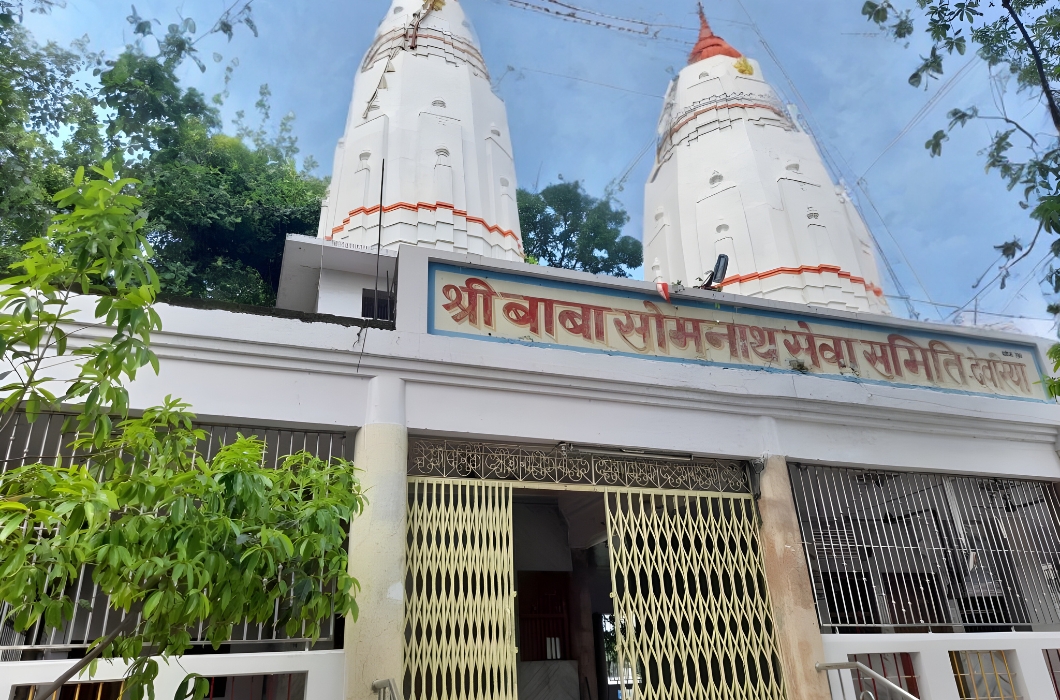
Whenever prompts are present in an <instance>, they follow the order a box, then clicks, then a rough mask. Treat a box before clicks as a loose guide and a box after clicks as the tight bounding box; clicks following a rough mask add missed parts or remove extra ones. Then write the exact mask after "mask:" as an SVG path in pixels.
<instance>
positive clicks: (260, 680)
mask: <svg viewBox="0 0 1060 700" xmlns="http://www.w3.org/2000/svg"><path fill="white" fill-rule="evenodd" d="M307 676H308V674H307V673H304V672H303V673H270V674H258V675H251V676H216V677H212V678H209V677H208V678H207V679H206V680H207V682H209V684H210V690H209V691H208V692H207V693H206V698H207V700H305V689H306V679H307ZM124 689H125V688H124V683H123V682H122V681H101V682H90V683H67V684H65V685H64V686H63V687H62V688H61V689H59V690H57V691H55V692H54V693H52V694H51V696H50V697H48V698H47V700H119V698H120V697H121V694H122V691H123V690H124ZM39 690H40V686H35V685H23V686H16V687H15V689H14V693H13V695H12V700H45V699H44V698H42V697H41V696H40V695H38V691H39Z"/></svg>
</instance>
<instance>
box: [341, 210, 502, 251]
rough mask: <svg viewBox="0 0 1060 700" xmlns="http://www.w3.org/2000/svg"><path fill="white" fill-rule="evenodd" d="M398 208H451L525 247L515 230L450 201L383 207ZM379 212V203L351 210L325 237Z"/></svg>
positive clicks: (456, 213) (466, 219) (468, 220)
mask: <svg viewBox="0 0 1060 700" xmlns="http://www.w3.org/2000/svg"><path fill="white" fill-rule="evenodd" d="M398 209H404V210H405V211H419V210H420V209H426V210H428V211H435V212H436V211H438V210H439V209H449V210H450V211H452V212H453V215H454V216H462V217H464V220H465V221H467V222H469V223H472V224H479V225H481V226H482V227H483V228H485V229H486V230H487V231H489V232H491V233H496V234H498V235H500V236H505V237H507V238H514V239H515V242H516V244H517V245H518V246H519V250H520V252H521V251H522V249H523V242H522V241H521V240H519V236H518V235H517V234H516V233H515V232H514V231H506V230H504V229H502V228H501V227H500V226H497V225H495V224H490V223H487V221H486V220H485V219H482V218H480V217H477V216H469V215H468V213H467V212H466V211H464V210H463V209H457V208H456V207H455V206H453V205H452V204H449V203H448V202H435V203H433V204H431V203H430V202H416V203H415V204H412V203H411V202H396V203H394V204H388V205H386V206H385V207H383V212H384V213H386V212H392V211H397V210H398ZM378 212H379V205H378V204H374V205H372V206H370V207H358V208H357V209H354V210H352V211H350V213H349V214H347V215H346V218H344V219H343V220H342V225H341V226H336V227H335V228H333V229H331V233H330V234H328V235H327V236H325V237H324V238H325V239H326V240H329V241H330V240H332V238H333V237H334V236H335V234H336V233H341V232H342V231H343V229H345V228H346V225H347V224H348V223H350V219H352V218H353V217H355V216H357V215H359V214H368V215H370V214H377V213H378Z"/></svg>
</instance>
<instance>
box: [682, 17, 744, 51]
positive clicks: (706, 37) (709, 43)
mask: <svg viewBox="0 0 1060 700" xmlns="http://www.w3.org/2000/svg"><path fill="white" fill-rule="evenodd" d="M696 4H697V6H698V8H699V41H697V42H696V45H695V46H694V47H693V48H692V53H691V54H689V55H688V63H689V64H690V65H691V64H693V63H695V62H697V61H702V60H703V59H705V58H710V57H711V56H730V57H732V58H740V57H741V56H742V55H743V54H741V53H740V52H739V51H737V50H736V49H734V48H733V47H732V46H730V45H729V42H727V41H725V40H724V39H722V38H721V37H720V36H715V35H714V32H713V31H712V30H711V28H710V22H708V21H707V16H706V14H704V13H703V3H701V2H700V3H696Z"/></svg>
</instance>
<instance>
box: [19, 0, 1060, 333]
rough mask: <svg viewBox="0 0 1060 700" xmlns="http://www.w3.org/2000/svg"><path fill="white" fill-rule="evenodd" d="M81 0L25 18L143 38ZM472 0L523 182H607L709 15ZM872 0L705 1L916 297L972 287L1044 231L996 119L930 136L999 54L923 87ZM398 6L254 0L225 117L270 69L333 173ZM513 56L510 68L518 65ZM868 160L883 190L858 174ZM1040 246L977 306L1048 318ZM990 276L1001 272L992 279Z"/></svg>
mask: <svg viewBox="0 0 1060 700" xmlns="http://www.w3.org/2000/svg"><path fill="white" fill-rule="evenodd" d="M535 1H536V2H538V3H540V2H541V0H535ZM741 1H742V4H741ZM68 2H69V6H68V7H67V8H65V9H61V10H57V11H55V12H54V13H53V14H52V15H50V16H46V17H39V16H33V17H30V18H27V25H28V26H29V27H30V29H31V30H32V31H33V32H34V34H35V35H36V36H37V38H38V40H42V41H43V40H48V39H54V40H56V41H59V42H61V43H68V42H69V41H71V40H72V39H74V38H76V37H80V36H82V35H84V34H88V35H89V37H90V38H91V42H92V47H93V48H94V49H95V50H99V49H104V50H106V52H107V53H108V54H109V55H111V56H113V55H115V54H116V53H117V52H119V51H120V50H121V47H122V46H123V45H124V43H125V42H126V41H128V40H130V38H131V34H130V32H129V30H128V25H127V24H126V22H125V17H126V15H128V14H129V10H130V7H129V5H128V4H127V3H125V2H119V1H118V0H68ZM230 3H231V0H184V1H183V2H180V1H179V0H177V1H174V0H141V1H140V2H137V3H136V7H137V10H138V11H139V12H140V14H141V15H143V16H146V17H157V18H159V19H160V20H161V21H162V22H163V24H166V23H169V22H172V21H175V20H177V18H178V16H179V15H178V13H179V14H182V15H183V16H191V17H193V18H195V20H196V21H197V22H198V24H199V26H200V27H204V26H206V25H208V24H210V23H211V22H212V21H213V20H214V19H215V18H216V17H217V16H218V15H219V14H220V12H221V10H222V9H223V7H224V6H226V5H228V4H230ZM462 4H463V6H464V9H465V11H466V12H467V14H468V15H469V16H470V17H471V20H472V22H473V23H474V24H475V27H476V29H477V31H478V35H479V38H480V40H481V42H482V50H483V54H484V55H485V58H486V61H487V63H488V65H489V67H490V71H491V73H492V75H493V77H494V79H495V80H496V79H498V78H500V76H501V75H503V74H505V73H506V72H507V74H506V75H504V77H503V79H502V80H500V83H499V87H498V88H497V90H498V93H499V94H500V95H501V97H502V98H503V99H504V100H505V102H506V104H507V107H508V118H509V126H510V128H511V134H512V139H513V142H514V143H513V145H514V149H515V159H516V168H517V174H518V178H519V184H520V186H523V187H528V188H529V187H533V185H534V184H535V183H537V184H538V185H539V186H541V187H543V186H545V185H547V184H549V183H551V182H554V181H556V179H557V177H558V175H560V174H562V175H563V176H564V177H565V178H567V179H580V180H582V181H583V182H584V183H585V186H586V188H587V189H588V190H589V192H591V193H593V194H596V195H599V194H601V193H602V191H603V188H604V187H605V186H606V185H607V184H608V183H609V182H611V181H612V180H613V179H615V178H616V177H618V176H619V175H620V174H621V173H622V172H624V171H625V170H626V169H627V167H628V166H629V165H630V164H631V162H633V161H634V159H635V158H636V156H637V154H638V153H639V152H641V150H642V149H643V148H644V147H645V145H646V144H647V143H648V142H649V141H650V140H651V139H652V137H653V134H654V129H655V123H656V120H657V118H658V114H659V110H660V108H661V97H660V96H661V95H662V94H663V92H664V91H665V89H666V85H667V81H668V80H669V78H670V71H672V70H676V69H679V68H680V67H681V66H683V65H684V64H685V62H686V57H687V53H688V49H689V48H690V46H691V43H692V42H693V41H694V40H695V36H696V32H695V28H696V26H697V24H698V21H697V19H696V15H695V3H694V2H693V1H692V0H656V2H649V1H648V0H576V2H574V3H573V4H576V5H579V6H581V7H585V8H588V9H592V10H597V11H601V12H607V13H609V14H612V15H617V16H620V17H626V18H634V19H641V20H645V21H650V22H654V23H659V24H668V25H675V26H677V27H686V28H687V29H668V30H666V33H665V34H664V36H665V37H667V38H668V39H669V40H652V39H646V38H642V37H636V36H631V35H629V34H626V33H621V32H616V31H613V30H609V29H604V28H597V27H589V26H584V25H580V24H575V23H572V22H567V21H562V20H559V19H556V18H554V17H549V16H546V15H543V14H540V13H535V12H531V11H528V10H525V9H518V8H516V7H513V6H512V5H510V4H509V2H508V1H507V0H462ZM861 4H862V3H861V0H842V1H839V2H837V1H836V0H831V1H828V0H797V1H791V0H789V1H787V2H778V1H777V0H707V2H706V3H705V6H706V10H707V13H708V16H710V17H711V19H712V23H713V25H714V28H715V31H716V32H717V33H718V34H720V35H721V36H724V37H725V38H726V39H727V40H728V41H729V42H730V43H731V44H732V45H733V46H735V47H736V48H738V49H739V50H741V51H742V52H744V53H745V54H747V55H749V56H751V57H753V58H756V59H758V60H759V61H760V62H761V64H762V68H763V71H764V73H765V77H766V79H767V80H769V81H770V82H771V83H772V84H773V85H774V87H775V88H776V89H777V90H778V91H779V92H780V94H781V95H782V97H783V98H784V99H786V100H787V101H791V102H796V103H798V104H800V105H801V107H802V109H803V112H804V114H805V115H806V116H807V118H808V119H809V121H810V126H811V127H812V130H813V133H814V135H815V137H816V138H817V140H818V143H819V144H820V145H821V146H822V148H823V149H824V150H825V151H826V152H827V154H828V156H829V158H830V159H831V160H832V161H833V162H835V163H836V164H837V167H838V169H839V170H840V171H841V174H842V175H843V176H844V177H845V178H846V179H847V180H848V183H849V185H850V187H851V188H852V189H854V190H855V194H856V195H857V198H858V200H859V204H860V205H861V208H862V211H863V212H864V213H865V216H866V220H867V221H868V223H869V226H870V228H871V229H872V230H873V233H874V234H875V236H876V238H877V240H878V241H879V243H880V245H881V247H882V248H883V250H884V252H885V254H886V256H887V259H888V260H889V261H890V262H891V265H892V266H893V268H894V270H895V273H896V275H897V276H898V278H899V280H900V281H901V283H902V285H903V286H904V288H905V290H906V291H907V292H908V294H909V296H911V297H912V298H914V299H916V300H925V301H926V300H931V301H934V302H936V303H940V304H953V305H961V304H964V303H965V302H967V301H969V299H971V298H972V296H973V294H975V291H976V290H973V289H972V284H973V283H974V282H975V280H976V279H977V278H978V277H979V276H980V274H982V273H983V272H984V271H986V270H988V269H990V268H991V265H992V264H994V263H995V261H996V259H997V253H996V251H994V250H993V246H994V245H996V244H998V243H1000V242H1002V241H1004V240H1008V239H1011V238H1012V237H1014V236H1016V237H1019V238H1020V239H1021V240H1023V241H1024V242H1028V241H1029V240H1030V239H1031V238H1032V237H1033V234H1034V226H1033V225H1032V223H1031V221H1030V220H1029V219H1028V217H1027V216H1026V213H1025V212H1024V211H1023V210H1021V209H1020V208H1019V207H1018V206H1017V199H1018V198H1017V196H1016V195H1015V193H1010V192H1007V191H1006V190H1005V187H1004V185H1003V184H1002V182H1001V181H1000V179H999V178H998V177H997V176H996V175H995V174H989V175H988V174H985V173H984V171H983V160H982V158H981V156H980V155H978V151H979V150H980V149H981V148H983V147H984V146H985V145H986V143H987V126H988V125H987V124H986V123H975V124H973V125H972V126H970V127H968V128H966V129H965V130H964V131H958V132H956V133H954V134H953V137H952V138H951V140H950V141H949V142H947V143H946V145H945V152H944V155H943V157H941V158H930V157H929V156H928V154H927V152H926V151H925V150H924V147H923V144H924V142H925V141H926V140H927V139H928V138H929V137H930V135H931V134H932V133H933V132H934V131H935V130H936V129H938V128H942V127H943V126H944V125H945V122H946V118H945V115H946V112H947V111H948V110H949V109H951V108H953V107H967V106H969V105H972V104H981V105H983V106H984V107H989V106H990V105H992V96H991V91H990V84H989V80H988V72H987V68H986V66H985V64H983V63H982V62H981V61H978V60H977V59H974V60H972V59H970V58H969V57H958V58H953V59H949V61H948V63H947V65H946V75H945V76H944V78H943V80H942V81H933V82H932V83H931V85H930V86H929V88H928V89H927V90H926V91H925V90H924V89H919V90H918V89H913V88H912V87H910V86H909V85H908V84H907V83H906V78H907V77H908V75H909V73H910V72H911V71H912V68H913V67H914V65H915V63H916V62H917V58H918V56H919V54H920V53H922V52H925V51H926V48H925V41H924V39H922V38H921V37H920V33H919V32H918V34H917V35H916V36H915V37H914V38H913V41H912V44H911V45H910V46H909V47H908V48H907V47H905V46H904V45H903V44H898V43H896V42H894V41H893V40H891V39H888V38H887V37H884V36H881V35H878V34H874V33H873V30H874V26H873V25H870V24H869V23H867V22H866V21H864V19H863V18H862V17H861V15H860V7H861ZM910 4H911V3H910ZM388 6H389V2H388V0H295V1H293V2H292V1H290V0H287V1H281V0H255V2H254V16H255V19H256V23H257V25H258V28H259V30H260V37H258V38H254V37H253V36H252V35H251V34H250V32H248V31H246V30H245V29H241V31H239V32H237V35H236V38H235V39H234V40H233V41H232V42H230V43H228V42H226V41H225V39H224V38H223V37H213V38H211V39H208V40H207V41H206V42H204V45H203V53H204V54H205V56H207V57H208V56H209V55H210V54H211V53H213V52H214V51H217V52H220V53H221V54H223V55H224V57H225V61H226V62H227V60H228V59H230V58H232V57H238V59H239V67H238V68H237V69H236V72H235V74H234V76H233V81H232V84H231V88H230V92H231V95H230V97H229V99H228V101H227V103H226V105H225V108H224V113H225V116H226V120H230V119H231V118H232V116H233V115H234V113H235V111H236V110H238V109H244V110H247V111H248V112H250V111H252V110H253V104H254V102H255V101H256V99H257V95H258V86H259V85H260V84H261V83H266V82H267V83H268V84H269V86H270V88H271V90H272V93H273V98H272V103H273V111H274V114H276V115H279V114H283V113H285V112H288V111H293V112H295V113H296V114H297V117H298V118H297V122H296V132H297V135H298V136H299V139H300V145H301V148H302V153H303V154H312V155H314V156H315V157H316V158H317V160H319V161H320V163H321V168H320V171H321V173H328V172H330V170H331V158H332V152H333V149H334V146H335V142H336V140H337V139H338V138H339V137H340V136H341V134H342V128H343V125H344V123H345V119H346V111H347V107H348V103H349V99H350V92H351V89H352V85H353V79H354V76H355V74H356V70H357V66H358V65H359V63H360V60H361V58H362V55H363V53H364V51H365V49H366V48H367V47H368V44H369V43H370V42H371V39H372V36H373V33H374V31H375V27H376V25H377V23H378V22H379V20H380V19H381V18H382V17H383V15H384V13H385V12H386V10H387V7H388ZM751 19H753V21H754V23H755V24H757V27H758V32H757V33H756V31H755V30H754V28H752V27H751V26H750V21H749V20H751ZM922 24H923V23H922V22H921V26H922ZM763 39H764V41H765V42H767V43H768V49H769V50H767V47H766V45H764V44H763V41H762V40H763ZM683 42H687V43H683ZM770 52H772V54H773V55H775V56H776V58H777V61H779V62H780V64H781V65H778V63H777V61H775V60H773V58H771V56H770ZM969 60H972V65H971V66H969V67H968V69H967V70H965V71H964V72H963V73H961V75H960V77H959V78H958V79H956V80H954V81H952V82H945V81H946V80H947V79H948V78H949V77H950V76H951V75H953V74H955V73H957V72H958V69H960V68H961V67H962V66H963V65H964V64H965V63H967V62H968V61H969ZM207 62H208V64H209V66H208V70H207V72H206V73H205V74H200V73H199V71H198V69H197V68H195V67H194V66H193V65H191V64H190V63H189V64H188V66H186V67H185V69H184V74H183V76H182V78H183V79H184V80H185V82H186V84H187V85H194V86H196V87H199V88H200V89H202V90H204V91H205V92H207V93H208V94H213V93H215V92H217V91H219V89H220V85H221V82H222V76H223V65H224V64H223V63H221V64H213V63H212V62H210V61H207ZM508 66H511V67H512V68H513V70H511V71H508ZM785 76H786V77H785ZM789 80H790V83H789ZM943 87H944V88H945V90H946V92H945V94H944V95H943V96H942V97H941V98H940V99H937V100H936V101H935V102H934V104H933V106H931V108H930V110H929V111H928V112H927V114H926V116H925V117H924V118H923V119H922V120H921V121H920V122H919V123H917V124H915V125H913V126H912V128H910V129H908V130H907V133H905V134H904V136H902V138H901V139H899V140H898V141H897V142H896V143H894V144H893V145H892V146H891V147H890V148H889V149H888V145H889V144H891V143H892V141H894V139H895V137H896V136H898V135H899V134H900V133H901V132H903V130H905V129H906V128H907V126H908V125H909V124H910V121H911V119H912V118H913V117H914V116H915V115H917V114H918V112H920V111H921V110H922V109H923V108H924V107H925V105H927V104H928V103H929V100H931V99H932V98H933V97H934V96H935V94H936V92H938V91H939V90H940V88H943ZM618 88H621V89H618ZM796 91H797V94H796ZM1007 103H1008V105H1009V107H1010V109H1011V111H1012V113H1013V114H1018V115H1019V117H1020V118H1024V115H1029V116H1027V117H1026V119H1027V121H1028V122H1029V123H1030V124H1032V125H1034V126H1035V127H1037V126H1039V125H1042V126H1044V124H1045V121H1044V118H1045V115H1044V112H1043V111H1042V110H1040V109H1038V108H1037V107H1036V106H1035V105H1029V104H1027V103H1026V102H1025V101H1023V100H1022V99H1021V98H1020V97H1019V96H1017V95H1013V94H1009V95H1008V96H1007ZM881 154H883V155H882V157H881ZM877 158H878V160H877ZM650 159H651V153H650V152H649V153H648V154H647V155H645V156H644V158H642V159H641V160H640V162H639V163H638V164H637V165H636V166H635V167H634V168H633V170H632V172H631V173H630V175H629V178H628V181H627V182H626V185H625V189H624V191H623V192H621V193H620V194H619V196H618V198H619V200H620V201H621V203H622V205H623V206H624V207H625V208H626V210H627V211H628V212H629V214H630V223H629V224H628V226H627V229H626V232H627V233H628V234H630V235H632V236H635V237H637V238H640V235H641V212H642V197H643V183H644V180H645V178H646V177H647V174H648V171H649V169H650V166H651V162H650ZM873 161H876V162H875V165H873V166H872V168H871V169H869V170H868V172H867V173H866V172H865V171H866V169H867V168H868V167H869V166H870V165H871V164H872V163H873ZM862 176H864V186H865V188H866V189H867V190H868V193H869V195H870V196H871V200H870V199H869V198H868V197H866V195H865V193H864V192H862V191H860V190H858V189H856V188H855V182H856V181H857V179H858V178H859V177H862ZM1044 255H1045V247H1044V246H1040V249H1039V250H1037V251H1036V252H1034V253H1032V254H1031V256H1030V257H1028V258H1027V260H1026V261H1025V262H1024V263H1023V264H1022V265H1021V267H1020V268H1018V269H1017V270H1016V271H1015V273H1014V274H1013V276H1012V278H1010V279H1009V281H1008V285H1007V288H1006V289H1005V290H999V289H997V286H996V285H995V286H994V287H993V288H992V289H990V290H989V291H987V292H985V293H983V294H982V295H981V297H980V304H979V309H980V311H982V312H999V313H1004V314H1009V315H1025V316H1028V317H1035V318H1044V317H1045V313H1044V308H1045V301H1044V298H1043V296H1042V294H1041V292H1040V291H1039V289H1038V284H1037V281H1036V279H1035V278H1034V277H1035V275H1032V274H1031V273H1032V268H1033V267H1034V266H1035V264H1037V263H1039V261H1041V260H1043V256H1044ZM1039 269H1041V268H1039ZM1039 276H1040V275H1039ZM991 277H993V273H991V274H989V275H988V276H987V279H990V278H991ZM884 286H885V288H886V290H887V292H888V294H897V289H896V286H895V285H894V284H893V283H892V282H891V281H890V279H889V278H887V277H886V275H885V285H884ZM890 302H891V306H892V308H893V310H894V311H895V313H896V314H899V315H907V311H906V308H905V303H904V302H903V301H901V300H899V299H893V298H892V299H891V300H890ZM914 305H915V308H916V309H917V311H918V312H919V313H920V315H921V318H923V319H925V320H939V319H940V318H944V317H947V316H948V315H949V314H950V313H951V311H952V309H949V308H942V309H940V310H936V308H935V307H932V306H931V305H929V304H927V303H925V302H924V301H918V302H915V304H914ZM972 308H973V307H972V306H969V314H968V316H969V320H970V315H971V313H970V310H971V309H972ZM984 319H985V320H988V321H997V322H1011V323H1015V324H1017V325H1019V326H1020V327H1021V328H1023V329H1025V330H1027V331H1031V332H1036V333H1038V334H1041V335H1048V334H1050V333H1051V330H1050V329H1051V325H1052V324H1051V322H1049V321H1038V322H1035V321H1030V320H1020V319H1008V318H1003V317H989V316H980V318H979V320H980V322H982V321H983V320H984ZM949 320H952V319H947V321H949Z"/></svg>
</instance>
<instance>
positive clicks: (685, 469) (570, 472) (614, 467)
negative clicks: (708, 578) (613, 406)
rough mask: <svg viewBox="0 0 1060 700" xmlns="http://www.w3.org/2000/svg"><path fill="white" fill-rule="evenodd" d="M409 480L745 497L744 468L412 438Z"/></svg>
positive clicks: (729, 462) (730, 463) (727, 462)
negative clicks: (489, 481) (424, 478)
mask: <svg viewBox="0 0 1060 700" xmlns="http://www.w3.org/2000/svg"><path fill="white" fill-rule="evenodd" d="M408 474H409V476H433V477H445V478H457V479H475V478H478V479H494V480H499V481H521V482H532V483H537V484H583V485H589V486H592V485H595V486H621V487H633V488H656V489H676V490H682V491H715V492H721V493H748V492H749V490H750V489H749V486H748V480H747V469H746V463H745V462H740V461H737V460H721V459H699V458H696V459H691V460H686V461H679V460H667V459H661V458H660V459H657V458H651V457H642V456H639V455H635V454H631V455H629V456H624V455H623V456H616V455H615V454H614V453H611V454H594V453H591V452H583V451H577V452H575V451H564V450H562V449H560V448H559V447H558V446H535V445H509V444H502V443H492V442H461V441H455V440H439V439H425V438H417V439H413V440H412V441H411V442H410V445H409V463H408Z"/></svg>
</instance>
